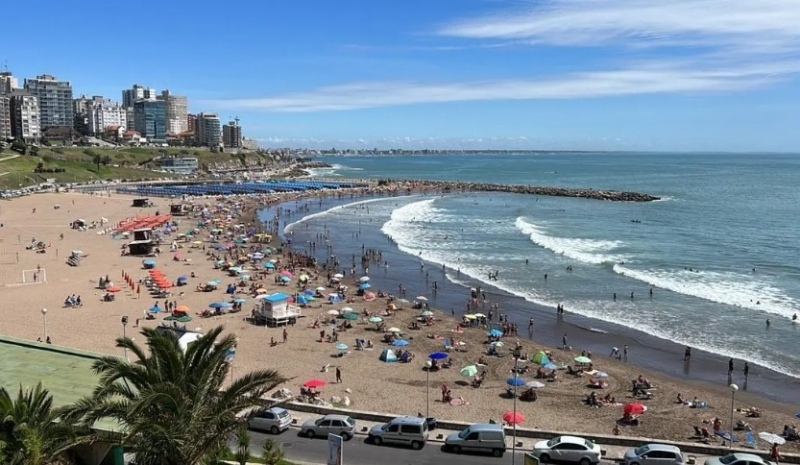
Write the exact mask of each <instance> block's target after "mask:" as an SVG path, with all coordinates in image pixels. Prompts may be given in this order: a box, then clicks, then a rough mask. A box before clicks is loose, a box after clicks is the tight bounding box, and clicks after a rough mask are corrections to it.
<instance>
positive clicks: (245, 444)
mask: <svg viewBox="0 0 800 465" xmlns="http://www.w3.org/2000/svg"><path fill="white" fill-rule="evenodd" d="M235 455H236V461H237V462H239V465H247V461H248V460H249V459H250V435H249V434H247V425H246V424H241V425H239V429H237V430H236V454H235Z"/></svg>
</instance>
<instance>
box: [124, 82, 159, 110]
mask: <svg viewBox="0 0 800 465" xmlns="http://www.w3.org/2000/svg"><path fill="white" fill-rule="evenodd" d="M156 97H157V95H156V90H155V89H153V88H151V87H145V86H142V85H139V84H134V85H133V87H132V88H130V89H125V90H123V91H122V106H123V107H125V108H133V104H134V103H136V101H137V100H155V98H156Z"/></svg>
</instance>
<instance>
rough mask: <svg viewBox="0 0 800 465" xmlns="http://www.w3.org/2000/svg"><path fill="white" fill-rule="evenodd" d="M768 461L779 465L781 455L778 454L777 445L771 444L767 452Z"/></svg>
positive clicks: (775, 443)
mask: <svg viewBox="0 0 800 465" xmlns="http://www.w3.org/2000/svg"><path fill="white" fill-rule="evenodd" d="M769 459H770V460H771V461H773V462H775V463H780V460H781V454H780V453H779V452H778V443H777V442H773V443H772V449H770V451H769Z"/></svg>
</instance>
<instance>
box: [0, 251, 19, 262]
mask: <svg viewBox="0 0 800 465" xmlns="http://www.w3.org/2000/svg"><path fill="white" fill-rule="evenodd" d="M16 263H19V252H0V264H3V265H13V264H16Z"/></svg>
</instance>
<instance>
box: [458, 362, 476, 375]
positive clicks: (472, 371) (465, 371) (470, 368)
mask: <svg viewBox="0 0 800 465" xmlns="http://www.w3.org/2000/svg"><path fill="white" fill-rule="evenodd" d="M460 373H461V376H465V377H467V378H471V377H473V376H475V375H477V374H478V367H476V366H475V365H467V366H465V367H464V368H462V369H461V371H460Z"/></svg>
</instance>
